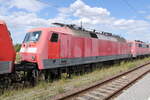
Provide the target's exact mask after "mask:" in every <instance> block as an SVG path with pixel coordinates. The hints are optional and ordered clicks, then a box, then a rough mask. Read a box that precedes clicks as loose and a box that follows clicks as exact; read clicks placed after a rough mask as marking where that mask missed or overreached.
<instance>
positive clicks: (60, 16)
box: [0, 0, 150, 43]
mask: <svg viewBox="0 0 150 100" xmlns="http://www.w3.org/2000/svg"><path fill="white" fill-rule="evenodd" d="M0 19H2V20H4V21H6V23H7V25H8V28H9V30H10V31H11V34H12V37H13V41H14V43H21V42H22V40H23V38H24V36H25V33H26V32H27V30H29V29H31V28H36V27H50V26H51V23H52V22H62V23H69V24H77V25H79V23H80V21H82V22H83V25H84V27H86V28H90V29H97V30H99V31H107V32H112V33H114V34H118V35H121V36H123V37H125V38H126V39H127V40H135V39H138V40H143V41H145V42H147V41H149V40H150V1H149V0H24V1H22V0H7V2H6V0H0ZM149 42H150V41H149Z"/></svg>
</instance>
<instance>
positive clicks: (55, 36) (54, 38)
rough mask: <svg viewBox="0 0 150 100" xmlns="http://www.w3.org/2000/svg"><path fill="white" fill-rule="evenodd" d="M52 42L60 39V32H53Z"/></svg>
mask: <svg viewBox="0 0 150 100" xmlns="http://www.w3.org/2000/svg"><path fill="white" fill-rule="evenodd" d="M50 41H51V42H57V41H58V34H57V33H53V34H52V36H51V39H50Z"/></svg>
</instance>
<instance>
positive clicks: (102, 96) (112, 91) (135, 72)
mask: <svg viewBox="0 0 150 100" xmlns="http://www.w3.org/2000/svg"><path fill="white" fill-rule="evenodd" d="M148 72H150V62H148V63H146V64H144V65H140V66H138V67H136V68H133V69H131V70H129V71H126V72H123V73H120V74H118V75H116V76H113V77H111V78H109V79H106V80H104V81H101V82H98V83H95V84H92V85H90V86H87V87H86V88H82V89H79V90H75V91H71V92H68V93H65V94H62V95H58V96H57V97H54V99H55V100H110V99H112V98H113V97H114V96H116V95H117V94H119V93H121V92H122V91H123V90H124V89H126V88H127V87H129V86H130V85H132V84H133V83H134V82H136V81H137V80H138V79H140V78H141V77H143V76H144V75H145V74H147V73H148Z"/></svg>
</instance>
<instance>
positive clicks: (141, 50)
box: [129, 40, 150, 57]
mask: <svg viewBox="0 0 150 100" xmlns="http://www.w3.org/2000/svg"><path fill="white" fill-rule="evenodd" d="M129 43H130V46H131V53H132V56H133V57H137V56H146V55H149V54H150V49H149V44H147V43H145V42H142V41H139V40H135V41H132V42H129Z"/></svg>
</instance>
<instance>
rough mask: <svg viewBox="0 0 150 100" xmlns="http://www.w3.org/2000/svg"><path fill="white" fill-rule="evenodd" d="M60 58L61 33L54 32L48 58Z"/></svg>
mask: <svg viewBox="0 0 150 100" xmlns="http://www.w3.org/2000/svg"><path fill="white" fill-rule="evenodd" d="M59 57H60V39H59V33H56V32H52V33H51V36H50V39H49V42H48V58H49V59H58V58H59Z"/></svg>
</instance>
